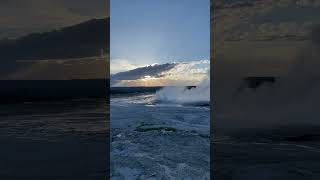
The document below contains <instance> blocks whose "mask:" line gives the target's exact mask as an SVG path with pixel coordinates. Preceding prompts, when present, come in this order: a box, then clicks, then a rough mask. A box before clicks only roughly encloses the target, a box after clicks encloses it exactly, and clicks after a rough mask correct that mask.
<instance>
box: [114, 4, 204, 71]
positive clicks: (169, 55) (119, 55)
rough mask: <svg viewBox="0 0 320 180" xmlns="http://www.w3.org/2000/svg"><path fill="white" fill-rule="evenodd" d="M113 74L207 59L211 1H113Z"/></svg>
mask: <svg viewBox="0 0 320 180" xmlns="http://www.w3.org/2000/svg"><path fill="white" fill-rule="evenodd" d="M110 17H111V26H110V28H111V29H110V32H111V34H110V38H111V42H110V48H111V49H110V53H111V54H110V55H111V65H110V69H111V73H113V74H114V73H118V72H123V71H127V70H132V69H135V68H138V67H144V66H147V65H153V64H165V63H171V62H184V63H185V62H191V61H195V60H208V59H209V53H210V0H201V1H199V0H184V1H181V0H160V1H150V0H135V1H132V0H111V2H110Z"/></svg>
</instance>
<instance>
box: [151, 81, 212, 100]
mask: <svg viewBox="0 0 320 180" xmlns="http://www.w3.org/2000/svg"><path fill="white" fill-rule="evenodd" d="M154 100H155V101H157V102H164V103H172V104H196V105H199V104H200V105H204V104H205V105H208V104H209V102H210V79H209V76H208V77H206V78H204V79H203V80H202V81H201V83H200V84H199V85H198V86H196V87H194V88H186V87H165V88H163V89H161V90H159V91H157V92H156V94H155V97H154Z"/></svg>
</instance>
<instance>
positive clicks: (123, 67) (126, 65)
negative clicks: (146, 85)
mask: <svg viewBox="0 0 320 180" xmlns="http://www.w3.org/2000/svg"><path fill="white" fill-rule="evenodd" d="M110 62H111V63H110V72H111V74H116V73H119V72H124V71H129V70H133V69H136V68H139V67H142V66H138V65H135V64H131V63H130V62H129V61H128V60H126V59H111V61H110Z"/></svg>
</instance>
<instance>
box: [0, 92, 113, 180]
mask: <svg viewBox="0 0 320 180" xmlns="http://www.w3.org/2000/svg"><path fill="white" fill-rule="evenodd" d="M107 102H108V101H107V100H106V99H104V98H93V99H69V100H57V101H56V100H53V101H36V102H28V101H25V102H15V103H6V104H0V144H1V153H0V179H13V180H14V179H35V180H37V179H39V180H40V179H70V180H73V179H74V180H78V179H104V178H106V177H107V174H108V170H109V169H108V161H109V154H108V153H109V141H108V140H109V122H108V119H109V118H108V116H109V112H108V109H109V107H108V103H107Z"/></svg>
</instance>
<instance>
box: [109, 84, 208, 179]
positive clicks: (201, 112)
mask: <svg viewBox="0 0 320 180" xmlns="http://www.w3.org/2000/svg"><path fill="white" fill-rule="evenodd" d="M197 91H198V89H197V88H196V87H150V88H146V87H144V88H139V87H135V88H131V87H128V88H125V87H112V88H111V99H110V124H111V144H110V145H111V155H110V157H111V159H110V161H111V162H110V164H111V167H110V173H111V179H209V178H210V106H209V96H207V100H206V101H204V98H201V97H200V96H199V95H198V94H196V92H197ZM184 93H185V94H186V95H187V96H188V97H189V98H187V99H185V98H184V96H182V94H184ZM192 93H195V95H194V96H192ZM178 94H179V95H178ZM173 97H176V98H173ZM192 97H193V98H192ZM197 98H198V99H199V101H196V99H197ZM188 99H190V100H192V101H188Z"/></svg>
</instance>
